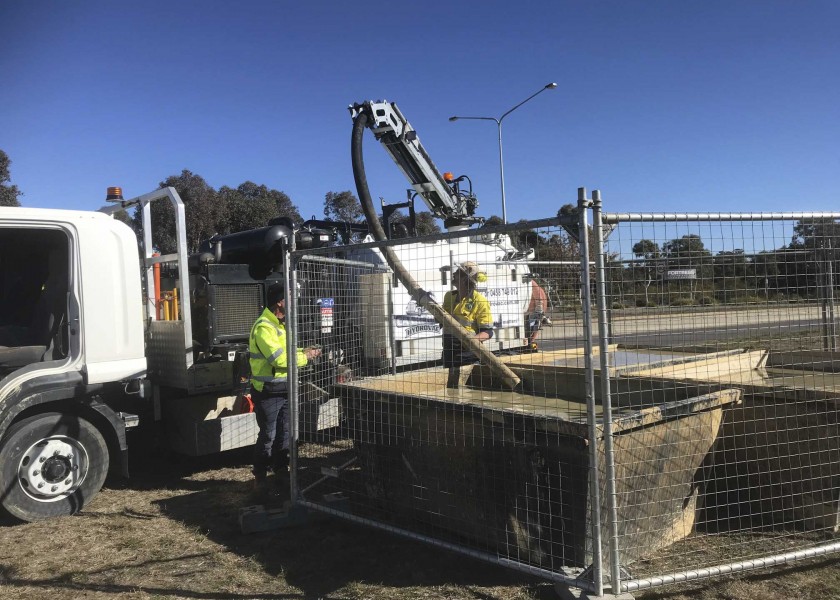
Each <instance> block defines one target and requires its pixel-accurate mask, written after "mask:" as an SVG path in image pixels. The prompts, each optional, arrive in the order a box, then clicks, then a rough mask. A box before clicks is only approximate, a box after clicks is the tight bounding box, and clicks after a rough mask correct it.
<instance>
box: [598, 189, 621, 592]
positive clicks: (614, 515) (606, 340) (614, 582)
mask: <svg viewBox="0 0 840 600" xmlns="http://www.w3.org/2000/svg"><path fill="white" fill-rule="evenodd" d="M592 221H593V223H592V228H593V229H594V230H595V286H596V287H595V296H596V301H597V303H598V336H599V338H600V339H599V344H600V355H601V411H602V414H603V417H604V423H603V432H604V465H605V469H606V477H607V482H606V483H607V511H608V514H607V518H608V519H609V527H610V573H611V574H610V584H611V586H612V591H613V593H614V594H617V593H618V592H619V591H620V590H621V564H620V561H619V548H618V509H617V506H616V501H617V498H616V491H615V490H616V485H615V455H614V454H613V434H612V398H611V397H610V365H609V345H610V336H609V331H608V327H609V322H608V314H607V292H606V267H605V265H604V223H603V220H602V218H601V192H600V191H599V190H593V191H592Z"/></svg>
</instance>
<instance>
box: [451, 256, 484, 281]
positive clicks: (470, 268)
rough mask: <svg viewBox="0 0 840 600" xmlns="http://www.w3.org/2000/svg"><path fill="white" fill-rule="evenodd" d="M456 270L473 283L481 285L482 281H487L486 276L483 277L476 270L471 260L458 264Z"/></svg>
mask: <svg viewBox="0 0 840 600" xmlns="http://www.w3.org/2000/svg"><path fill="white" fill-rule="evenodd" d="M458 270H459V271H463V272H464V273H465V274H466V276H467V277H469V278H470V280H472V281H473V282H475V283H482V282H484V281H487V275H485V274H484V273H483V272H482V271H481V270H480V269H479V268H478V265H477V264H475V263H474V262H473V261H471V260H468V261H466V262H462V263H461V264H459V265H458Z"/></svg>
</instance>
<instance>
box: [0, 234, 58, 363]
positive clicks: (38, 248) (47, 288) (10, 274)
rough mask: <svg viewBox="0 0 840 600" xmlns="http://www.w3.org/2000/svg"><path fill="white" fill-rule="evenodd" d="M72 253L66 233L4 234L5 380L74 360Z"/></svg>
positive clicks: (1, 317)
mask: <svg viewBox="0 0 840 600" xmlns="http://www.w3.org/2000/svg"><path fill="white" fill-rule="evenodd" d="M69 247H70V243H69V238H68V236H67V234H66V233H65V232H64V231H62V230H61V229H56V228H35V227H13V228H11V227H9V228H6V227H3V228H0V379H2V378H3V377H5V376H6V375H8V374H9V373H12V372H14V371H17V370H18V369H21V368H24V367H28V366H30V365H33V364H38V363H50V364H51V365H54V364H55V362H56V361H63V360H64V359H66V358H67V357H68V356H69V355H70V340H69V336H68V326H67V325H68V318H67V316H68V298H69V292H70V289H71V288H70V252H69Z"/></svg>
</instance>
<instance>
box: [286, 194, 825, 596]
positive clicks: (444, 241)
mask: <svg viewBox="0 0 840 600" xmlns="http://www.w3.org/2000/svg"><path fill="white" fill-rule="evenodd" d="M590 215H591V220H590ZM838 218H840V214H834V213H820V214H812V213H799V214H793V213H790V214H738V215H706V214H671V215H665V214H657V215H651V214H613V213H603V212H602V210H601V202H600V197H599V193H598V192H593V198H592V199H589V198H587V197H586V193H585V192H584V191H583V190H581V191H580V193H579V198H578V207H577V210H565V211H561V213H560V214H558V216H557V217H555V218H551V219H544V220H539V221H530V222H521V223H517V224H514V225H506V226H499V227H494V228H485V229H479V230H468V231H460V232H450V233H445V234H440V235H437V236H432V237H427V238H410V239H400V240H389V241H386V242H370V243H365V244H357V245H353V246H341V247H334V248H322V249H317V250H308V251H299V252H292V254H291V257H290V262H289V265H290V267H289V268H290V272H289V276H290V280H291V282H292V283H293V289H296V290H297V294H296V298H295V307H294V308H295V310H294V312H291V311H290V314H294V315H296V319H295V320H294V322H293V323H290V336H291V338H292V339H293V340H294V343H295V344H296V345H297V346H298V347H306V346H309V345H313V344H318V345H320V346H321V347H322V350H323V354H322V357H321V358H320V359H318V360H317V361H315V364H312V365H307V366H304V367H301V368H294V369H293V371H292V381H293V383H294V385H293V389H294V390H295V391H296V393H295V394H293V398H294V401H293V408H294V411H293V412H294V416H293V420H294V422H295V423H296V424H297V428H296V433H295V435H296V437H297V439H298V444H297V445H296V447H295V451H293V456H292V463H293V467H292V472H293V494H294V497H295V500H296V502H298V503H299V504H301V505H303V506H305V507H308V508H311V509H314V510H319V511H323V512H328V513H330V514H334V515H337V516H340V517H342V518H345V519H350V520H353V521H357V522H361V523H365V524H367V525H369V526H373V527H377V528H380V529H385V530H388V531H393V532H395V533H399V534H402V535H405V536H408V537H411V538H414V539H418V540H422V541H424V542H427V543H431V544H435V545H437V546H440V547H442V548H446V549H449V550H453V551H456V552H460V553H463V554H467V555H470V556H473V557H476V558H481V559H483V560H487V561H491V562H494V563H496V564H499V565H503V566H505V567H510V568H514V569H518V570H520V571H524V572H528V573H531V574H536V575H539V576H540V577H544V578H546V579H548V580H550V581H554V582H561V583H564V584H568V585H571V586H576V587H581V588H584V589H587V590H590V591H592V592H595V593H598V594H601V593H603V591H604V589H605V588H610V589H611V590H612V591H613V592H614V593H618V592H619V591H620V592H632V591H634V590H639V589H644V588H647V587H652V586H657V585H663V584H668V583H674V582H681V581H687V580H691V579H697V578H701V577H711V576H714V575H716V574H723V573H732V572H735V571H739V570H746V569H751V568H759V567H766V566H771V565H773V564H780V563H782V562H789V561H790V560H794V559H797V558H804V557H808V556H815V555H819V554H824V553H828V552H834V551H835V550H837V549H838V548H840V544H838V543H837V542H834V541H833V539H832V536H833V534H834V533H835V532H836V530H837V528H838V501H840V496H839V494H840V443H838V441H839V440H838V437H839V436H838V433H840V432H838V426H837V422H838V413H837V408H836V407H835V403H836V401H837V400H836V398H837V393H836V386H837V385H838V382H839V381H840V374H838V373H837V371H838V369H840V362H837V361H836V360H835V357H836V350H837V338H838V335H837V331H836V318H835V300H834V293H835V291H834V290H835V288H836V282H835V281H834V279H835V276H834V273H835V272H836V269H837V267H838V262H840V261H838V258H840V257H838V256H837V255H836V250H835V248H836V246H837V243H840V225H838V224H837V223H836V220H837V219H838ZM384 246H388V247H390V248H391V249H392V250H393V251H394V252H395V253H396V255H397V256H398V257H399V258H400V260H401V262H402V263H403V265H404V266H405V267H406V268H407V269H408V270H409V271H410V272H411V273H412V274H413V276H414V277H415V278H416V279H417V281H418V283H419V284H420V286H421V287H422V288H423V289H424V290H425V291H427V292H431V293H432V294H433V296H434V297H435V299H436V301H437V302H439V303H443V301H444V298H443V296H444V294H445V292H446V291H449V290H451V289H452V286H453V281H452V278H453V273H454V272H455V271H456V270H457V269H458V267H459V265H460V264H462V263H464V262H466V261H471V262H473V263H476V265H477V267H478V270H479V271H480V272H481V274H482V276H481V277H479V278H478V279H479V281H478V282H477V288H478V291H479V292H480V293H481V294H482V295H483V296H484V297H485V298H486V299H487V301H488V304H489V308H490V317H491V318H490V320H491V322H492V326H491V329H492V330H493V331H494V336H493V337H492V338H491V339H490V340H488V341H485V342H484V345H485V347H487V348H488V349H490V350H492V351H493V352H494V354H495V355H496V356H497V359H498V360H499V361H501V362H503V363H504V365H505V367H506V368H508V369H510V370H512V371H513V372H514V373H515V374H516V375H517V377H518V378H519V379H520V380H521V384H520V386H519V387H517V388H516V389H514V390H510V389H508V388H507V387H506V386H505V385H504V381H503V379H502V378H501V377H500V376H499V375H498V370H497V369H496V368H495V367H494V364H493V363H491V362H489V361H485V362H484V363H482V364H464V365H462V366H460V367H457V368H447V367H445V366H443V365H442V364H441V361H440V358H441V354H442V346H441V340H442V338H441V327H440V325H439V324H438V323H437V322H436V321H435V320H434V318H433V317H432V315H431V314H430V313H429V311H428V310H426V308H425V307H424V302H423V299H422V298H412V297H410V296H409V294H408V293H407V292H406V290H405V288H404V287H403V286H402V285H401V284H400V283H399V282H397V281H396V278H395V275H394V272H393V270H392V269H391V268H390V266H389V265H388V264H387V262H386V261H385V259H384V258H383V253H382V248H383V247H384ZM581 282H585V283H586V284H585V285H581ZM475 302H479V301H478V300H476V301H475ZM535 345H536V346H537V347H536V348H534V346H535ZM467 362H470V361H467Z"/></svg>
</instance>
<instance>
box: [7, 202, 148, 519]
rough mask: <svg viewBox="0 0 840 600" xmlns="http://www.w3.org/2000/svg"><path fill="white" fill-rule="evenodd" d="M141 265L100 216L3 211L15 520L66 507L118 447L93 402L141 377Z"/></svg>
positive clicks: (120, 229) (128, 237)
mask: <svg viewBox="0 0 840 600" xmlns="http://www.w3.org/2000/svg"><path fill="white" fill-rule="evenodd" d="M138 261H139V255H138V249H137V241H136V238H135V236H134V233H133V232H132V231H131V229H130V228H129V227H127V226H126V225H125V224H123V223H121V222H119V221H117V220H115V219H113V218H111V217H110V216H108V215H104V214H100V213H94V212H83V211H66V210H44V209H27V208H0V434H2V442H0V485H2V488H3V490H4V496H3V500H2V504H3V507H4V508H5V509H6V510H7V511H8V512H10V513H11V514H12V515H14V516H16V517H18V518H21V519H24V520H32V519H34V518H41V517H44V516H53V515H56V514H65V513H67V512H75V510H77V507H78V506H80V505H81V504H83V503H84V501H85V499H86V498H87V497H88V496H92V495H93V494H94V493H95V492H96V491H98V489H99V488H100V487H101V485H102V482H103V481H104V479H105V476H106V474H107V472H108V469H109V466H110V456H111V455H112V454H113V455H115V456H119V453H120V452H121V451H124V450H125V424H124V422H123V420H122V419H121V418H120V415H119V414H118V413H116V412H115V411H113V410H112V409H110V408H109V407H108V406H107V405H105V404H104V403H102V402H100V401H99V397H100V394H101V393H103V392H104V391H105V390H106V388H107V387H109V386H113V385H115V384H118V383H120V382H123V383H124V384H125V385H129V384H130V382H131V381H132V380H139V379H140V378H142V377H143V376H144V375H145V371H146V357H145V347H144V339H143V319H142V311H143V307H142V294H141V290H140V279H139V277H138V274H137V271H138V264H139V262H138ZM111 451H113V453H112V452H111Z"/></svg>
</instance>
